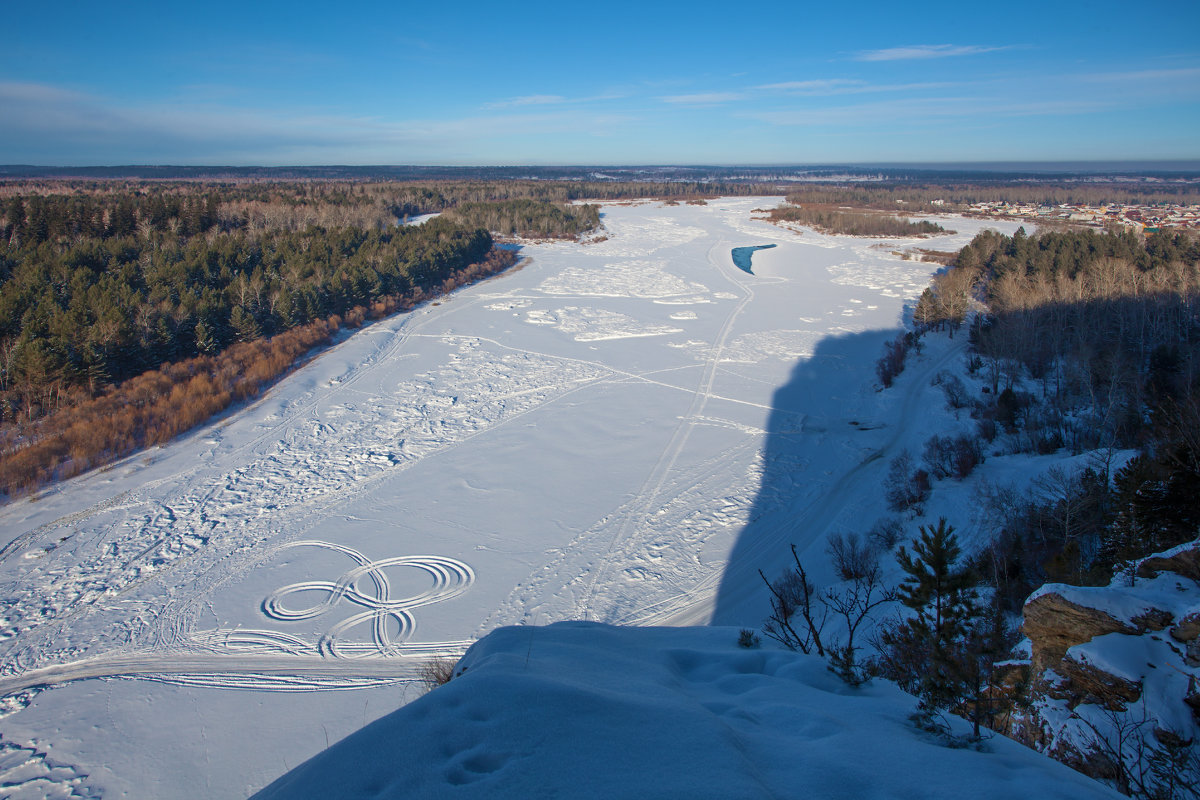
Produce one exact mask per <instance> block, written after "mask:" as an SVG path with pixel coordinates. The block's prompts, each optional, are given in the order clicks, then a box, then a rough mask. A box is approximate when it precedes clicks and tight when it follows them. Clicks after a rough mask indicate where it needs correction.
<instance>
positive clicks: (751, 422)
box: [0, 198, 1013, 798]
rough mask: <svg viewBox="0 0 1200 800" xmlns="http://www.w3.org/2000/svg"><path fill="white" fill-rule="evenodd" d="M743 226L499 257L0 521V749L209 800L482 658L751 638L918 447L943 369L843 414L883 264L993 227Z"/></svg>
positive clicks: (700, 219) (652, 215)
mask: <svg viewBox="0 0 1200 800" xmlns="http://www.w3.org/2000/svg"><path fill="white" fill-rule="evenodd" d="M774 202H776V201H775V200H773V199H763V198H759V199H733V200H720V201H714V202H710V203H709V204H707V205H704V206H692V205H680V206H671V207H666V206H663V205H661V204H658V203H643V204H635V205H617V206H606V207H605V209H604V214H605V217H604V223H605V226H606V228H607V230H608V233H609V238H608V239H606V240H604V241H598V242H595V243H592V244H582V245H581V244H578V243H553V244H538V245H533V246H529V247H526V248H524V250H523V252H522V255H523V256H527V257H529V259H528V261H527V262H526V263H525V265H524V266H523V267H522V268H521V269H519V270H515V271H513V272H511V273H509V274H506V275H503V276H501V277H498V278H496V279H494V280H490V281H487V282H485V283H482V284H479V285H476V286H472V287H468V288H465V289H463V290H461V291H458V292H455V293H454V294H453V295H452V296H450V297H448V298H445V299H443V300H442V301H441V302H439V303H438V304H436V305H434V304H428V305H426V306H423V307H422V308H420V309H418V310H416V311H413V312H412V313H409V314H403V315H398V316H396V317H393V318H391V319H388V320H384V321H381V322H378V323H376V324H374V325H371V326H369V327H367V328H365V329H363V330H361V331H359V332H357V333H355V334H354V335H353V336H351V337H349V338H348V339H346V340H345V341H343V342H342V343H340V344H339V345H338V346H337V347H335V348H333V349H331V350H329V351H328V352H326V353H324V354H323V355H322V356H321V357H320V358H318V359H316V360H314V361H312V362H311V363H309V364H308V365H307V366H306V367H305V368H304V369H302V370H300V371H298V372H297V373H296V374H294V375H292V376H291V377H290V378H288V379H287V380H285V381H283V382H281V383H280V384H279V385H278V386H276V387H275V388H274V389H272V390H271V391H270V392H269V394H268V395H267V396H266V397H265V398H264V399H262V400H261V401H259V402H258V403H256V404H254V405H253V406H251V407H248V408H245V409H242V410H241V411H240V412H238V413H237V414H234V415H232V416H230V417H228V418H227V419H225V420H223V421H221V422H219V423H217V424H214V425H211V426H208V427H206V428H203V429H201V430H198V431H196V432H195V433H193V434H192V435H190V436H187V437H184V438H182V439H180V440H178V441H176V442H173V443H172V444H171V445H169V446H167V447H164V448H160V449H156V450H153V451H150V452H147V453H143V454H139V455H138V456H136V457H132V458H129V459H127V460H125V461H123V462H121V463H119V464H117V465H114V466H113V467H112V468H110V469H106V470H103V471H98V472H95V473H92V474H89V475H86V476H81V477H80V478H79V479H76V480H72V481H69V482H67V483H65V484H63V485H62V486H60V487H57V488H55V489H53V490H50V491H47V492H45V493H43V495H42V496H41V497H39V498H37V499H36V501H30V500H22V501H19V502H17V503H14V504H12V505H9V506H6V507H4V508H0V598H3V613H0V697H4V698H5V699H4V701H3V704H2V706H3V707H4V708H8V709H10V710H13V711H14V713H11V714H9V715H8V716H5V717H4V718H3V719H0V734H3V737H4V742H6V743H11V744H12V746H13V747H14V748H16V750H14V751H13V752H20V753H30V754H32V755H30V756H29V758H30V759H32V760H34V761H39V763H42V764H55V765H58V766H56V767H55V769H58V770H59V772H58V773H56V774H62V775H71V776H73V777H72V778H70V780H71V781H75V780H76V779H77V778H78V779H79V782H77V783H76V784H74V785H87V786H93V787H97V789H98V790H99V789H103V790H104V791H105V793H106V794H107V795H108V796H117V797H119V796H122V795H123V796H126V797H130V798H143V797H145V798H176V797H180V798H182V797H195V796H197V795H198V794H199V795H204V796H210V797H239V796H245V795H246V794H248V793H249V792H252V791H254V790H256V789H258V788H261V787H262V786H264V785H266V784H267V783H269V782H270V781H271V780H273V779H274V778H275V777H277V776H279V775H281V774H283V773H284V772H286V771H287V770H288V769H289V768H290V767H294V766H295V765H296V764H297V763H298V762H299V761H301V760H303V759H305V758H308V757H309V756H311V755H313V754H315V753H316V752H318V751H319V750H321V749H323V748H324V747H326V746H327V745H328V744H330V743H333V742H336V741H338V740H339V739H342V738H343V737H345V736H347V735H348V734H350V733H352V732H353V731H355V730H357V729H359V728H361V727H362V726H363V725H365V724H367V723H368V722H370V721H372V720H374V719H376V718H378V717H380V716H381V715H383V714H385V713H388V712H390V711H393V710H395V709H396V708H397V707H398V706H400V705H402V704H403V703H405V702H406V701H407V700H409V699H411V697H412V694H415V692H413V693H412V694H408V695H406V688H407V684H408V682H409V681H411V680H412V679H413V674H414V670H415V666H416V665H417V664H419V663H421V661H422V660H423V659H424V658H426V657H427V656H428V655H429V654H430V653H432V652H438V651H446V652H454V653H461V652H462V651H463V650H465V649H466V647H467V646H468V645H469V644H470V643H471V642H472V641H474V640H475V639H476V638H477V637H479V636H481V635H483V634H485V633H487V632H488V631H490V630H492V629H493V628H496V627H497V626H501V625H509V624H517V623H534V624H548V623H551V622H555V621H558V620H564V619H579V618H583V619H593V620H600V621H606V622H621V623H627V624H693V623H694V624H704V623H707V622H708V621H709V620H710V618H712V617H714V616H715V617H716V619H717V621H718V622H721V623H724V624H736V625H748V626H757V625H758V624H759V623H760V622H761V620H762V618H763V616H764V615H765V613H766V607H767V606H766V599H765V597H763V589H762V587H761V581H760V579H759V577H758V574H757V569H759V568H760V567H761V568H763V569H765V570H766V571H767V572H768V573H773V572H774V571H775V570H776V569H777V568H778V566H779V565H780V564H782V563H783V560H784V559H787V558H788V557H789V553H788V549H787V546H788V544H789V543H791V542H795V543H796V544H797V545H799V546H800V547H801V548H802V549H805V550H808V549H810V548H811V549H812V550H813V551H814V552H815V553H816V554H820V553H821V550H822V549H823V546H822V541H823V537H824V536H825V535H826V533H827V532H828V531H830V530H833V529H837V528H839V527H842V528H848V529H855V530H863V529H864V528H865V527H866V526H869V525H870V524H871V523H872V522H873V521H874V519H875V518H876V517H877V516H878V515H879V514H881V513H883V512H884V511H885V504H884V501H883V498H882V497H881V496H879V493H878V491H877V487H878V485H879V480H880V478H881V477H882V475H883V474H884V473H885V471H886V466H887V460H888V458H890V456H891V455H892V454H893V453H894V452H895V450H896V449H897V448H899V447H900V446H904V445H908V446H910V447H917V446H919V444H920V443H921V442H922V441H924V439H925V438H927V437H928V436H929V434H930V433H931V432H933V431H934V430H936V429H937V426H939V425H941V424H943V423H944V421H945V418H946V414H945V413H944V412H942V411H941V405H942V403H941V402H940V401H938V402H937V403H936V404H935V405H934V406H933V407H932V411H931V408H930V406H929V404H928V403H926V402H925V401H923V400H922V399H921V398H922V396H923V393H928V392H931V391H932V392H934V393H935V394H936V393H937V390H936V389H931V388H930V387H929V385H928V384H929V381H928V377H929V374H928V373H929V371H930V369H932V368H934V367H935V366H936V364H937V363H939V359H943V360H945V361H946V363H949V362H951V361H953V360H954V358H955V348H957V347H960V346H961V338H962V337H959V339H958V340H955V341H954V342H947V341H943V342H941V343H940V344H938V345H931V346H930V348H929V349H928V350H927V355H926V356H925V360H924V361H922V362H919V363H915V364H914V366H913V367H912V368H911V369H910V371H909V372H908V373H906V374H905V375H903V376H901V378H900V380H899V381H898V382H897V385H896V387H895V388H894V389H893V390H890V391H889V392H887V393H882V394H880V393H877V392H876V391H875V388H874V382H875V379H874V368H873V367H874V361H875V359H876V358H877V357H878V354H879V352H880V348H881V345H882V343H883V341H884V340H885V339H888V338H891V337H892V336H894V335H895V332H896V330H897V329H898V328H899V325H900V322H901V318H902V314H903V307H904V303H905V302H906V301H909V300H912V299H913V298H915V297H916V296H917V295H918V294H919V293H920V291H921V289H922V288H923V287H924V286H925V285H926V283H927V281H928V279H929V276H930V274H931V273H932V272H933V271H934V269H935V265H932V264H928V263H921V262H919V261H916V260H904V259H902V258H901V257H899V256H897V255H895V254H894V252H893V251H903V250H911V249H912V248H915V247H934V248H937V249H942V250H952V249H955V248H957V247H961V246H962V245H963V244H965V243H966V242H967V241H969V240H970V238H971V237H972V235H973V234H974V232H975V231H976V230H979V229H980V228H983V227H985V226H991V225H998V226H999V227H1004V229H1005V230H1011V229H1012V227H1013V226H1011V225H1009V226H1007V227H1005V224H998V223H993V222H985V221H981V220H959V219H955V220H952V221H950V222H948V223H947V225H948V227H954V228H957V229H958V231H959V233H958V234H957V235H954V236H945V237H938V238H936V239H932V240H888V241H885V242H877V241H872V240H865V239H849V238H841V237H830V236H823V235H821V234H816V233H812V232H805V233H803V234H802V235H799V234H797V233H794V232H791V231H786V230H782V229H780V228H776V227H774V226H772V225H770V224H768V223H766V222H762V221H759V220H756V219H755V215H754V214H753V209H754V208H756V207H759V206H769V205H771V204H773V203H774ZM772 243H773V244H776V245H777V246H776V247H774V248H772V249H769V250H761V251H759V252H757V253H755V255H754V262H753V263H754V266H753V271H754V274H753V275H751V274H747V273H746V272H743V271H742V270H739V269H738V268H737V267H735V266H734V264H733V262H732V258H731V250H732V248H734V247H740V246H746V245H759V244H772ZM939 348H941V349H939ZM814 560H815V559H814ZM818 577H820V576H818ZM65 681H71V682H70V683H66V684H65V685H58V686H57V687H56V688H54V689H52V690H50V691H41V692H40V693H39V692H38V687H40V686H44V685H47V684H62V683H63V682H65ZM22 769H23V768H22ZM13 774H17V773H8V774H5V775H3V776H0V778H2V779H3V780H8V778H9V777H11V775H13ZM14 780H15V779H14ZM46 785H47V784H46V783H45V782H43V783H40V784H37V785H36V786H35V787H31V789H30V792H29V796H33V797H38V796H40V795H41V794H42V793H43V792H42V790H43V789H44V788H45V786H46ZM12 791H16V790H12ZM18 796H20V794H19V793H18Z"/></svg>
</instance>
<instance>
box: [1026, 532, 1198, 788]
mask: <svg viewBox="0 0 1200 800" xmlns="http://www.w3.org/2000/svg"><path fill="white" fill-rule="evenodd" d="M1024 618H1025V621H1024V631H1025V634H1026V636H1028V637H1029V640H1030V644H1031V655H1032V658H1031V663H1030V665H1029V666H1030V668H1031V675H1030V676H1029V677H1028V680H1029V682H1030V684H1031V690H1032V691H1031V697H1030V705H1029V708H1028V710H1027V711H1026V712H1025V713H1024V714H1022V715H1020V716H1019V717H1018V719H1017V720H1016V725H1015V726H1014V733H1015V735H1016V736H1017V737H1018V738H1020V739H1022V740H1024V741H1027V742H1028V743H1029V744H1030V745H1031V746H1033V747H1036V748H1038V749H1039V750H1042V751H1044V752H1047V753H1051V754H1053V755H1054V756H1055V757H1056V758H1059V759H1060V760H1063V761H1065V762H1067V763H1071V764H1075V765H1077V766H1078V767H1079V768H1080V769H1082V770H1085V771H1087V772H1088V773H1089V774H1093V775H1097V776H1099V777H1104V778H1108V779H1110V780H1115V781H1117V782H1118V783H1120V782H1122V781H1130V780H1132V781H1134V782H1135V783H1136V781H1137V780H1138V779H1139V777H1140V776H1141V775H1142V774H1143V773H1146V774H1149V771H1150V770H1151V768H1152V767H1153V766H1154V764H1153V758H1154V757H1162V756H1165V755H1169V753H1170V748H1171V746H1172V745H1174V744H1178V743H1190V742H1192V741H1194V740H1195V739H1196V737H1197V736H1200V724H1198V722H1197V719H1198V717H1200V687H1198V685H1197V684H1198V680H1197V679H1198V678H1200V541H1196V542H1190V543H1187V544H1183V545H1180V546H1178V547H1175V548H1172V549H1171V550H1167V551H1165V552H1162V553H1157V554H1155V555H1152V556H1150V557H1148V558H1145V559H1142V560H1140V561H1139V562H1137V563H1136V564H1132V565H1130V569H1129V570H1127V571H1126V572H1125V573H1123V574H1120V575H1118V576H1117V577H1116V578H1114V579H1113V580H1112V582H1111V583H1110V584H1109V585H1108V586H1068V585H1065V584H1047V585H1045V586H1043V587H1042V588H1041V589H1039V590H1038V591H1036V592H1034V593H1033V594H1032V595H1031V596H1030V598H1029V600H1027V601H1026V603H1025V609H1024ZM1156 753H1157V754H1158V755H1157V756H1156ZM1118 756H1119V758H1118ZM1120 761H1123V762H1124V764H1123V765H1119V763H1118V762H1120ZM1194 769H1195V767H1194V765H1191V764H1189V766H1188V770H1189V774H1193V773H1194Z"/></svg>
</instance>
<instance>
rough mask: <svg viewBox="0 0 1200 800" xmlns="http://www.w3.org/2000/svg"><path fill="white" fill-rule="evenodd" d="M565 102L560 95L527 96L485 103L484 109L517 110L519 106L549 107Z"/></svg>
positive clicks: (565, 99)
mask: <svg viewBox="0 0 1200 800" xmlns="http://www.w3.org/2000/svg"><path fill="white" fill-rule="evenodd" d="M565 102H567V98H565V97H563V96H562V95H561V94H527V95H525V96H523V97H510V98H508V99H507V100H497V101H496V102H494V103H485V104H484V106H483V107H484V108H517V107H519V106H549V105H557V104H559V103H565Z"/></svg>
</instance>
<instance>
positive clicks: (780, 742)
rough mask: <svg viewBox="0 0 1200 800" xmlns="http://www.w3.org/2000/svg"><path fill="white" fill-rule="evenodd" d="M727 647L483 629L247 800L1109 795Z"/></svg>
mask: <svg viewBox="0 0 1200 800" xmlns="http://www.w3.org/2000/svg"><path fill="white" fill-rule="evenodd" d="M737 638H738V631H737V629H735V628H721V627H712V628H616V627H610V626H605V625H599V624H595V623H584V622H563V623H558V624H556V625H550V626H548V627H533V626H530V627H509V628H501V629H499V630H497V631H495V632H493V633H491V634H490V635H489V636H487V637H486V638H484V639H481V640H480V641H479V642H477V643H476V644H475V645H474V646H473V647H472V648H471V650H470V651H469V652H468V653H467V656H466V657H465V658H464V659H463V661H462V662H461V664H460V669H461V670H463V672H462V674H461V675H460V677H457V678H455V679H454V680H452V681H451V682H450V683H448V684H446V685H445V686H443V687H441V688H439V689H436V690H434V691H433V692H431V693H429V694H428V695H426V696H425V697H422V698H421V699H419V700H417V701H416V702H414V703H411V704H410V705H408V706H406V707H405V708H403V709H401V710H399V711H397V712H395V713H393V714H391V715H389V716H387V717H385V718H383V719H381V720H379V721H377V722H375V723H374V724H372V725H370V726H368V727H366V728H364V729H363V730H361V731H359V732H358V733H356V734H354V735H353V736H350V737H349V738H347V739H345V740H344V741H342V742H339V743H338V744H336V745H335V746H334V747H332V748H330V749H329V750H327V751H326V752H324V753H322V754H320V755H319V756H317V757H316V758H314V759H312V760H311V761H309V762H308V763H306V764H304V765H302V766H300V767H298V768H297V769H295V770H293V771H292V772H291V773H289V774H288V775H286V776H284V777H282V778H280V779H279V780H278V781H276V782H275V783H273V784H272V785H271V786H269V787H267V788H266V789H265V790H263V791H262V792H261V793H259V794H258V795H256V800H284V799H285V798H286V799H287V800H300V798H314V800H315V799H316V798H329V797H342V798H367V797H371V798H397V799H399V798H417V797H419V798H430V799H431V800H432V799H433V798H442V797H446V798H460V797H461V798H470V797H478V798H508V797H511V798H518V797H519V798H530V797H571V798H592V797H595V798H616V797H655V798H698V797H714V798H716V797H719V798H730V799H732V798H782V797H796V798H813V799H814V800H817V799H824V798H855V800H873V799H874V798H924V799H925V800H935V799H936V798H946V799H947V800H959V799H960V798H963V797H970V798H972V800H989V799H991V798H995V800H1013V798H1035V797H1036V798H1042V799H1047V800H1048V799H1049V798H1064V800H1065V799H1067V798H1070V800H1082V799H1083V798H1107V797H1113V798H1115V797H1119V795H1117V794H1116V793H1115V792H1112V791H1110V790H1108V789H1107V788H1105V787H1104V786H1102V785H1100V784H1098V783H1096V782H1094V781H1092V780H1091V779H1089V778H1086V777H1084V776H1082V775H1080V774H1078V773H1076V772H1073V771H1072V770H1070V769H1069V768H1067V767H1064V766H1063V765H1061V764H1058V763H1057V762H1054V761H1051V760H1050V759H1049V758H1046V757H1045V756H1040V755H1038V754H1037V753H1035V752H1033V751H1032V750H1028V749H1026V748H1024V747H1022V746H1021V745H1019V744H1017V743H1015V742H1012V741H1009V740H1007V739H1004V738H1003V737H996V738H992V739H990V740H987V741H986V743H984V745H983V746H982V748H981V750H974V749H969V748H961V749H951V748H948V747H946V746H945V745H944V744H941V743H939V742H938V741H937V740H935V739H933V738H931V737H930V736H928V735H926V734H923V733H921V732H920V731H918V730H917V729H915V728H914V727H913V726H912V725H911V724H910V723H909V722H908V721H907V715H908V714H910V713H911V712H912V710H913V707H914V701H913V698H911V697H909V696H907V695H905V694H903V693H902V692H900V691H899V690H897V689H896V688H895V687H894V686H892V685H891V684H887V683H876V684H872V685H868V686H865V687H863V688H861V689H857V690H855V689H849V688H847V687H846V686H845V685H844V684H842V683H841V682H840V681H839V680H838V679H837V678H836V677H834V676H833V675H832V674H831V673H830V672H829V671H828V670H827V669H826V666H825V662H824V661H822V660H821V659H818V658H816V657H814V656H803V655H798V654H796V653H790V652H786V651H778V650H769V649H758V648H756V649H746V648H741V647H739V646H738V645H737ZM962 729H963V731H965V730H966V729H967V726H966V725H965V724H963V725H962ZM961 732H962V731H960V733H961Z"/></svg>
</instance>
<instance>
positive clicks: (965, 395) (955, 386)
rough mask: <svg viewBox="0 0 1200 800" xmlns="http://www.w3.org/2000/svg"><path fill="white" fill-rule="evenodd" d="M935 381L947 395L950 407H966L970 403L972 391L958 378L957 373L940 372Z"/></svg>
mask: <svg viewBox="0 0 1200 800" xmlns="http://www.w3.org/2000/svg"><path fill="white" fill-rule="evenodd" d="M935 383H937V385H939V386H941V387H942V394H944V395H945V396H946V405H947V406H949V407H950V408H954V409H959V408H966V407H967V406H968V405H970V403H971V393H970V392H968V391H967V387H966V386H965V385H964V384H963V382H962V381H960V380H959V379H958V376H957V375H952V374H951V373H949V372H939V373H938V375H937V378H936V379H935Z"/></svg>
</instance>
